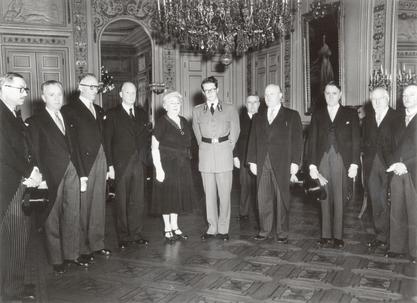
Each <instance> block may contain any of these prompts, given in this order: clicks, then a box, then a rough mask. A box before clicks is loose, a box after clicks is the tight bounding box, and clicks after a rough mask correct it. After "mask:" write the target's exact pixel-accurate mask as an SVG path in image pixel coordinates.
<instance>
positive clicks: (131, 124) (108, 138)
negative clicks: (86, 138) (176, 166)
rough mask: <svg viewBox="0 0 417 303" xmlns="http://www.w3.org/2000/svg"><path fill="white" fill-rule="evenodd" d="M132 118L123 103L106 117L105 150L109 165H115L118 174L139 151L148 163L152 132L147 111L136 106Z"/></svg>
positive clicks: (143, 160)
mask: <svg viewBox="0 0 417 303" xmlns="http://www.w3.org/2000/svg"><path fill="white" fill-rule="evenodd" d="M134 115H135V118H134V119H133V120H132V118H130V116H129V114H128V113H127V112H126V111H125V110H124V108H123V106H122V105H121V104H119V105H117V106H116V107H114V108H112V109H110V110H109V111H108V112H107V113H106V116H105V119H104V150H105V152H106V158H107V165H108V166H111V165H113V166H114V169H115V173H116V175H120V174H122V173H123V172H124V170H125V169H126V167H127V163H128V162H129V160H130V158H131V157H132V155H133V154H134V153H135V152H136V151H137V152H138V154H139V156H140V158H141V160H142V162H143V163H144V164H146V162H147V157H148V154H149V148H150V138H151V132H150V128H149V119H148V116H147V114H146V112H145V111H144V110H143V109H142V108H139V107H135V108H134Z"/></svg>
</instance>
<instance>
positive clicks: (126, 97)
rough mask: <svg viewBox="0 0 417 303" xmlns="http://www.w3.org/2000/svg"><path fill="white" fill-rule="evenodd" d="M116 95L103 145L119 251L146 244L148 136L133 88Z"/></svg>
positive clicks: (127, 86)
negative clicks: (113, 192)
mask: <svg viewBox="0 0 417 303" xmlns="http://www.w3.org/2000/svg"><path fill="white" fill-rule="evenodd" d="M119 94H120V97H121V98H122V103H121V104H119V105H117V106H116V107H114V108H112V109H110V110H109V111H108V113H107V114H106V116H105V120H104V141H105V151H106V156H107V164H108V167H109V177H110V178H112V179H115V183H116V205H115V211H116V216H115V217H116V231H117V236H118V239H119V247H120V248H124V247H126V246H127V245H129V244H130V243H131V242H136V243H138V244H148V241H147V240H145V239H143V238H142V234H141V232H142V229H143V220H144V208H145V197H144V186H145V166H146V160H147V155H148V151H149V148H150V135H151V133H150V131H149V120H148V116H147V114H146V112H145V111H144V110H143V109H142V108H139V107H137V106H135V101H136V87H135V85H134V84H133V83H131V82H125V83H123V85H122V87H121V91H120V93H119Z"/></svg>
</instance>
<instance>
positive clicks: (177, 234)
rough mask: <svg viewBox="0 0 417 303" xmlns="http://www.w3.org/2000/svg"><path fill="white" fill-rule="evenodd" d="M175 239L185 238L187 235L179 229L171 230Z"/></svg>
mask: <svg viewBox="0 0 417 303" xmlns="http://www.w3.org/2000/svg"><path fill="white" fill-rule="evenodd" d="M173 232H174V237H175V240H187V239H188V236H187V235H186V234H184V233H183V232H182V231H181V230H180V229H175V230H173Z"/></svg>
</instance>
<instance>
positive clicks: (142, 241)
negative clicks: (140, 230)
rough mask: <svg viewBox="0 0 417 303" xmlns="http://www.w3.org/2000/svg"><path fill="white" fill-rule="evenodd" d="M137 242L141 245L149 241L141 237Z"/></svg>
mask: <svg viewBox="0 0 417 303" xmlns="http://www.w3.org/2000/svg"><path fill="white" fill-rule="evenodd" d="M135 243H136V244H139V245H148V244H149V241H148V240H146V239H143V238H140V239H137V240H135Z"/></svg>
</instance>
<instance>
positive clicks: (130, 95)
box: [119, 82, 136, 107]
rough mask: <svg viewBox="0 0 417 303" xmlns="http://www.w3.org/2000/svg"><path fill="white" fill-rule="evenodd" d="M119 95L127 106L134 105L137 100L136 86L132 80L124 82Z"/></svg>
mask: <svg viewBox="0 0 417 303" xmlns="http://www.w3.org/2000/svg"><path fill="white" fill-rule="evenodd" d="M119 95H120V98H122V103H124V104H125V105H126V106H128V107H130V106H132V105H134V104H135V101H136V86H135V85H134V84H133V83H132V82H124V83H123V84H122V88H121V89H120V93H119Z"/></svg>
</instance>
